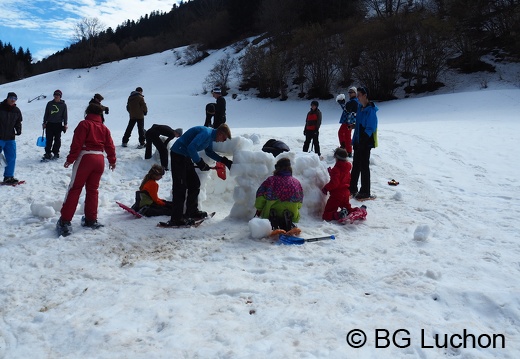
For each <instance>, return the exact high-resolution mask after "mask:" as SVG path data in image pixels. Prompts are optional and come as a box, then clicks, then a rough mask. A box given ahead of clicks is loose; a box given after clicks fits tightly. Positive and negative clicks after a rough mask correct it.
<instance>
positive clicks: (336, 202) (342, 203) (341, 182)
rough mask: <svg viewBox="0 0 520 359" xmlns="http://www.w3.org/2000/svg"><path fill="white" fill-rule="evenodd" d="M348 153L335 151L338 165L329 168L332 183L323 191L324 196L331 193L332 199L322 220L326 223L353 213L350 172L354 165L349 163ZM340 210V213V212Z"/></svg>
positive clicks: (326, 206)
mask: <svg viewBox="0 0 520 359" xmlns="http://www.w3.org/2000/svg"><path fill="white" fill-rule="evenodd" d="M347 156H348V154H347V151H346V150H345V149H343V148H337V149H336V150H335V151H334V158H335V159H336V164H335V165H334V167H333V168H330V167H329V168H328V171H329V175H330V181H329V183H327V184H326V185H325V187H323V189H322V190H321V191H322V192H323V194H325V195H326V194H327V193H328V192H330V197H329V199H328V200H327V204H326V205H325V210H324V211H323V216H322V218H323V219H324V220H326V221H332V220H333V219H335V220H338V219H342V218H345V217H347V215H348V214H349V213H350V212H352V206H351V205H350V201H349V197H350V190H349V187H350V170H351V169H352V164H351V163H350V162H348V161H347ZM338 208H339V211H338Z"/></svg>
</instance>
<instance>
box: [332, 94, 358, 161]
mask: <svg viewBox="0 0 520 359" xmlns="http://www.w3.org/2000/svg"><path fill="white" fill-rule="evenodd" d="M348 96H349V100H348V101H347V102H346V103H345V95H343V94H340V95H338V97H336V101H337V102H338V104H339V105H340V106H341V108H342V109H343V111H342V112H341V118H340V120H339V123H341V126H340V127H339V130H338V139H339V146H340V147H341V148H344V149H346V150H347V154H348V157H352V130H353V129H354V127H355V126H356V114H357V110H358V107H359V101H358V99H357V97H356V96H357V88H355V87H354V86H352V87H350V88H349V89H348Z"/></svg>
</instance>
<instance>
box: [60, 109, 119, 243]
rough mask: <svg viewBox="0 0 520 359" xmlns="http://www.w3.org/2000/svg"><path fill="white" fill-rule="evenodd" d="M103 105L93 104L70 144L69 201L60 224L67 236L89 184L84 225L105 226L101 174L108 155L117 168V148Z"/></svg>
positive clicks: (67, 199)
mask: <svg viewBox="0 0 520 359" xmlns="http://www.w3.org/2000/svg"><path fill="white" fill-rule="evenodd" d="M102 113H103V108H102V107H101V106H99V105H97V104H90V105H89V106H88V107H87V109H86V111H85V119H84V120H83V121H81V122H80V123H79V124H78V126H77V127H76V129H75V130H74V137H73V138H72V143H71V145H70V151H69V155H68V156H67V159H66V162H65V164H64V165H63V166H64V167H65V168H68V167H69V166H70V165H71V164H74V165H73V167H72V177H71V180H70V184H69V187H68V189H67V193H66V195H65V201H64V202H63V206H62V208H61V217H60V219H59V220H58V223H57V225H56V227H57V228H58V231H59V233H60V234H62V235H64V236H67V235H69V234H70V233H71V232H72V231H71V224H70V222H71V220H72V217H73V216H74V213H75V212H76V207H77V205H78V200H79V197H80V195H81V191H82V189H83V187H85V190H86V195H85V216H84V219H82V225H83V226H86V227H91V228H99V227H101V226H102V225H101V224H99V223H98V221H97V210H98V188H99V181H100V179H101V175H102V174H103V171H104V169H105V156H104V155H103V152H105V153H106V154H107V159H108V163H109V168H110V169H111V170H112V171H113V170H114V169H115V168H116V150H115V147H114V142H113V140H112V136H111V134H110V130H109V129H108V128H107V127H106V126H105V125H104V124H103V118H102Z"/></svg>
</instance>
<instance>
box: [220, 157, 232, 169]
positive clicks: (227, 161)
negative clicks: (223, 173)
mask: <svg viewBox="0 0 520 359" xmlns="http://www.w3.org/2000/svg"><path fill="white" fill-rule="evenodd" d="M220 162H222V163H223V164H225V165H226V167H227V168H228V170H230V169H231V165H232V164H233V161H231V160H230V159H228V158H227V157H222V161H220Z"/></svg>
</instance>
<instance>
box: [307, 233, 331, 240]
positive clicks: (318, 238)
mask: <svg viewBox="0 0 520 359" xmlns="http://www.w3.org/2000/svg"><path fill="white" fill-rule="evenodd" d="M325 239H336V237H334V235H333V234H331V235H330V236H325V237H315V238H308V239H304V241H305V242H317V241H323V240H325Z"/></svg>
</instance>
